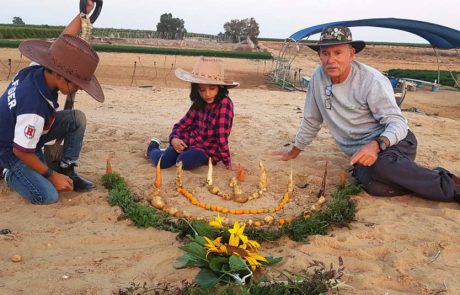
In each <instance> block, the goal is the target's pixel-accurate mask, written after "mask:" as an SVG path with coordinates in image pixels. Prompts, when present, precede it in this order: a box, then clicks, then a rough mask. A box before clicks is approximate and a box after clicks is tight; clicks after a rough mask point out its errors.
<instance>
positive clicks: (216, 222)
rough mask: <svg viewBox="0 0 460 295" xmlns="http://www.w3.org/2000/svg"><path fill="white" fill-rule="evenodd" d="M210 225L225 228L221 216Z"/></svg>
mask: <svg viewBox="0 0 460 295" xmlns="http://www.w3.org/2000/svg"><path fill="white" fill-rule="evenodd" d="M209 225H210V226H212V227H215V228H223V227H224V224H223V223H222V218H220V215H219V214H217V217H216V219H215V220H211V221H210V222H209Z"/></svg>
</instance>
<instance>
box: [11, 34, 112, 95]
mask: <svg viewBox="0 0 460 295" xmlns="http://www.w3.org/2000/svg"><path fill="white" fill-rule="evenodd" d="M19 51H20V52H21V53H22V54H23V55H25V56H26V57H28V58H29V59H31V60H32V61H34V62H37V63H39V64H40V65H42V66H44V67H45V68H47V69H49V70H51V71H53V72H55V73H57V74H59V75H61V76H62V77H64V78H65V79H67V80H69V81H70V82H72V83H74V84H76V85H77V86H78V87H80V88H81V89H83V90H84V91H86V92H87V93H88V94H89V95H91V96H92V97H93V98H94V99H95V100H97V101H99V102H103V101H104V93H103V92H102V88H101V85H100V84H99V82H98V81H97V79H96V77H95V76H94V72H95V71H96V67H97V64H98V63H99V57H98V55H97V53H96V51H94V49H93V48H91V46H90V45H89V44H88V43H87V42H86V41H84V40H82V39H81V38H79V37H77V36H72V35H61V36H59V38H57V39H56V40H55V41H54V42H52V43H50V42H47V41H42V40H28V41H24V42H22V43H21V44H20V45H19Z"/></svg>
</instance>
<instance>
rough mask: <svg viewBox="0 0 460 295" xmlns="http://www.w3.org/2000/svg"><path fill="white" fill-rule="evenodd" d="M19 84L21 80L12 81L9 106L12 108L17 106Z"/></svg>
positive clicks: (9, 90) (9, 91)
mask: <svg viewBox="0 0 460 295" xmlns="http://www.w3.org/2000/svg"><path fill="white" fill-rule="evenodd" d="M18 84H19V80H16V81H14V82H13V83H11V88H10V89H8V107H9V108H10V110H11V109H12V108H14V107H15V106H16V87H17V86H18Z"/></svg>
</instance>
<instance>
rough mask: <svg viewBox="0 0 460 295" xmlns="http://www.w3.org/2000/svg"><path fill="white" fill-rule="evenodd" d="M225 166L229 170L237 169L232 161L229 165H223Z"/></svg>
mask: <svg viewBox="0 0 460 295" xmlns="http://www.w3.org/2000/svg"><path fill="white" fill-rule="evenodd" d="M225 168H227V169H228V170H230V171H236V170H237V167H236V166H235V165H234V164H232V163H230V164H229V165H227V166H225Z"/></svg>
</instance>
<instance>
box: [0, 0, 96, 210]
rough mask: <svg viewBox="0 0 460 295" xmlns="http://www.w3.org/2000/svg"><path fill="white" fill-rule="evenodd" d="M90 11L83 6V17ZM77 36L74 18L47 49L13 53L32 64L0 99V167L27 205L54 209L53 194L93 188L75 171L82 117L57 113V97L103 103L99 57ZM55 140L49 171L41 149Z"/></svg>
mask: <svg viewBox="0 0 460 295" xmlns="http://www.w3.org/2000/svg"><path fill="white" fill-rule="evenodd" d="M93 7H94V4H93V1H92V0H88V1H87V5H86V11H92V9H93ZM80 30H81V18H80V16H79V15H78V16H76V17H75V18H74V19H73V20H72V21H71V22H70V23H69V25H68V26H67V27H66V29H65V30H64V32H63V34H62V35H61V36H60V37H59V38H57V39H56V40H55V41H54V42H52V43H50V42H46V41H42V40H28V41H24V42H22V43H21V44H20V45H19V51H21V53H22V54H23V55H24V56H26V57H28V58H29V59H30V60H32V62H33V63H32V64H31V66H29V67H26V68H24V69H22V70H21V71H20V72H19V73H17V74H16V76H15V77H14V78H13V81H12V82H11V83H10V85H8V88H7V89H6V91H5V93H4V94H3V95H2V96H1V97H0V166H1V167H3V168H5V169H4V173H3V174H4V178H5V180H6V182H7V184H8V186H9V187H10V188H11V189H12V190H14V191H16V192H18V193H19V194H20V195H22V196H23V197H25V198H26V199H28V200H29V201H30V202H32V203H33V204H50V203H55V202H57V200H58V198H59V192H65V191H71V190H75V191H83V190H89V189H92V188H93V187H94V184H93V183H92V182H90V181H88V180H86V179H84V178H82V177H80V176H79V175H78V174H77V173H76V171H75V166H76V163H77V160H78V158H79V155H80V151H81V147H82V143H83V137H84V133H85V128H86V117H85V115H84V113H83V112H81V111H78V110H63V111H57V109H58V107H59V104H58V92H59V91H60V92H61V93H63V94H65V95H67V94H72V93H75V92H76V91H77V90H79V89H82V90H84V91H86V92H87V93H88V94H89V95H91V96H92V97H93V98H95V99H96V100H97V101H100V102H102V101H103V100H104V94H103V92H102V89H101V86H100V84H99V82H98V81H97V79H96V77H95V76H94V72H95V70H96V67H97V64H98V62H99V57H98V56H97V54H96V52H95V51H94V50H93V49H92V48H91V46H90V45H89V44H88V43H87V42H85V41H83V40H82V39H80V38H79V37H77V36H76V35H77V34H78V33H79V32H80ZM56 139H64V146H63V154H62V158H61V162H60V167H59V168H58V169H57V171H53V170H52V169H51V168H50V167H49V166H48V165H47V164H46V161H45V159H44V155H43V150H42V148H43V146H44V144H45V143H46V142H49V141H53V140H56ZM2 170H3V169H2Z"/></svg>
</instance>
